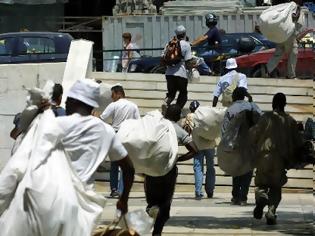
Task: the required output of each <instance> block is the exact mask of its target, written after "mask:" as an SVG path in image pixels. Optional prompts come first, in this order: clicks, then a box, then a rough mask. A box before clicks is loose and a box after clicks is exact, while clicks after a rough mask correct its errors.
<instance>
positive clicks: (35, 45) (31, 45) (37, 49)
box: [18, 37, 56, 54]
mask: <svg viewBox="0 0 315 236" xmlns="http://www.w3.org/2000/svg"><path fill="white" fill-rule="evenodd" d="M55 52H56V49H55V43H54V41H53V40H52V39H50V38H39V37H27V38H26V37H25V38H22V39H21V41H20V44H19V46H18V54H33V53H44V54H49V53H55Z"/></svg>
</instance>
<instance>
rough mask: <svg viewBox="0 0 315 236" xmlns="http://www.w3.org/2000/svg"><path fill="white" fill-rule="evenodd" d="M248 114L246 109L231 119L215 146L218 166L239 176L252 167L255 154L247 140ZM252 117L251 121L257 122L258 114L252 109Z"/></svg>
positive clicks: (228, 172) (230, 173)
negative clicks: (217, 144)
mask: <svg viewBox="0 0 315 236" xmlns="http://www.w3.org/2000/svg"><path fill="white" fill-rule="evenodd" d="M248 114H249V113H248V111H243V112H241V113H239V114H238V115H236V116H235V117H234V118H233V119H232V120H231V123H230V124H229V126H228V127H227V128H226V131H225V133H224V134H223V135H222V139H221V142H220V144H219V146H218V148H217V157H218V165H219V167H220V168H221V169H222V170H223V171H224V172H225V173H226V174H229V175H232V176H240V175H243V174H246V173H248V172H249V171H251V170H253V169H254V162H255V159H254V158H255V156H254V155H252V151H251V149H250V145H249V140H248V137H249V128H250V126H251V125H250V123H249V121H248V118H247V115H248ZM252 117H253V122H254V123H257V121H258V119H259V114H258V113H256V112H255V111H253V112H252Z"/></svg>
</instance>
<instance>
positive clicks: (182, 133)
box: [172, 121, 192, 146]
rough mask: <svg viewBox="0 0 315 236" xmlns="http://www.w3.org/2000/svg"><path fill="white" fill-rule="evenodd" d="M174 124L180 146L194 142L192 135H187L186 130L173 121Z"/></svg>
mask: <svg viewBox="0 0 315 236" xmlns="http://www.w3.org/2000/svg"><path fill="white" fill-rule="evenodd" d="M172 124H173V126H174V129H175V132H176V136H177V141H178V144H179V145H184V146H185V145H186V144H188V143H190V142H192V138H191V137H190V135H189V134H188V133H187V131H186V130H184V129H183V128H182V127H180V126H179V125H178V124H177V123H176V122H174V121H172Z"/></svg>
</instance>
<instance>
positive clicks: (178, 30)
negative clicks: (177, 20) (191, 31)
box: [175, 25, 186, 35]
mask: <svg viewBox="0 0 315 236" xmlns="http://www.w3.org/2000/svg"><path fill="white" fill-rule="evenodd" d="M185 33H186V29H185V27H184V26H183V25H179V26H177V27H176V30H175V34H176V35H181V34H185Z"/></svg>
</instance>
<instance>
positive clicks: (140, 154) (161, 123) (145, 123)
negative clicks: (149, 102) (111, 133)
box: [117, 111, 178, 176]
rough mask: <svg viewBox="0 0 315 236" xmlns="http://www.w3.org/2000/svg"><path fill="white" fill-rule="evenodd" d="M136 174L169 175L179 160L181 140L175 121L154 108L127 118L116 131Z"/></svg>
mask: <svg viewBox="0 0 315 236" xmlns="http://www.w3.org/2000/svg"><path fill="white" fill-rule="evenodd" d="M117 135H118V137H119V139H120V141H121V142H122V144H123V145H124V147H125V148H126V149H127V151H128V155H129V156H130V158H131V160H132V162H133V165H134V167H135V170H136V173H142V174H147V175H150V176H163V175H165V174H167V173H168V172H169V171H170V170H171V169H172V168H173V166H174V165H175V163H176V161H177V152H178V143H177V136H176V132H175V129H174V126H173V124H172V123H171V122H170V121H169V120H167V119H165V118H163V116H162V114H161V113H160V112H159V111H153V112H150V113H148V114H147V115H146V116H144V117H142V118H141V119H138V120H126V121H124V122H123V123H122V124H121V127H120V129H119V131H118V133H117Z"/></svg>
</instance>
